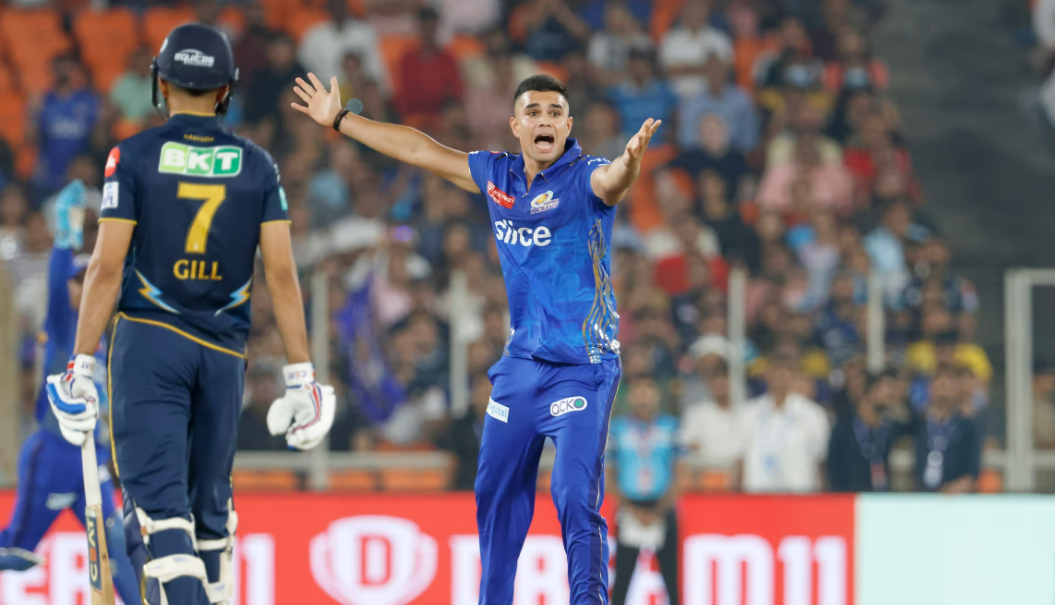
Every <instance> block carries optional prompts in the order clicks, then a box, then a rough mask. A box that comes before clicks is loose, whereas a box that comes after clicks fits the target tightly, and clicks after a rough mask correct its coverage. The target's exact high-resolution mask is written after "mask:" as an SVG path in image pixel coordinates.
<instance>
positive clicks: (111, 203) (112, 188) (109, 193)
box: [102, 181, 121, 210]
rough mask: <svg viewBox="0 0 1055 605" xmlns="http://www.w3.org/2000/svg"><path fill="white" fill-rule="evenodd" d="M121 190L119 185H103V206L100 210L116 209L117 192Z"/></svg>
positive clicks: (113, 183)
mask: <svg viewBox="0 0 1055 605" xmlns="http://www.w3.org/2000/svg"><path fill="white" fill-rule="evenodd" d="M120 189H121V183H118V182H116V181H115V182H112V183H107V184H105V185H103V205H102V210H109V209H111V208H117V198H118V195H117V194H118V192H119V191H120Z"/></svg>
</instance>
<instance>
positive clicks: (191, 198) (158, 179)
mask: <svg viewBox="0 0 1055 605" xmlns="http://www.w3.org/2000/svg"><path fill="white" fill-rule="evenodd" d="M99 220H100V221H129V222H132V223H135V226H136V227H135V233H134V235H133V236H132V244H131V247H130V249H129V251H128V257H127V260H126V262H125V272H124V279H123V281H122V284H121V296H120V299H119V303H118V311H119V312H120V313H122V314H123V315H124V316H125V317H127V318H129V319H131V320H133V321H140V322H146V323H160V324H163V327H168V328H170V329H173V330H175V331H177V332H180V333H182V334H183V335H184V336H187V337H189V338H191V339H192V340H196V341H199V342H201V343H203V344H206V345H208V346H211V347H213V348H220V349H222V350H225V351H227V352H232V353H235V354H237V355H244V352H245V340H246V338H247V336H248V335H249V294H250V287H251V285H252V279H253V266H254V262H255V259H256V251H257V246H258V245H259V243H260V225H261V224H263V223H267V222H272V221H285V222H288V221H289V213H288V212H287V206H286V196H285V194H284V193H283V191H282V187H281V186H280V185H279V175H278V167H277V166H276V165H275V162H274V160H272V159H271V156H270V155H269V154H268V153H267V152H266V151H264V150H263V149H261V148H260V147H259V146H257V145H256V144H254V143H253V142H251V141H248V140H246V139H243V138H241V137H238V136H235V135H232V134H230V133H228V132H226V131H224V130H223V129H222V128H221V127H220V124H219V121H218V120H217V118H215V117H213V116H199V115H190V114H177V115H174V116H172V117H171V118H169V120H168V122H167V123H166V124H165V125H164V126H160V127H158V128H153V129H151V130H147V131H145V132H142V133H140V134H138V135H136V136H134V137H132V138H129V139H127V140H125V141H123V142H121V143H120V144H119V145H118V146H117V147H115V148H114V150H113V151H111V152H110V157H109V159H108V161H107V163H106V184H105V186H104V188H103V203H102V212H101V218H100V219H99Z"/></svg>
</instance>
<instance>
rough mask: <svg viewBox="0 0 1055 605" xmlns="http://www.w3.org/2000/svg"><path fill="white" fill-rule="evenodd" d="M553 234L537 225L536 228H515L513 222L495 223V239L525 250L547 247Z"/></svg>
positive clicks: (546, 228)
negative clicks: (519, 246)
mask: <svg viewBox="0 0 1055 605" xmlns="http://www.w3.org/2000/svg"><path fill="white" fill-rule="evenodd" d="M552 237H553V234H552V233H551V232H550V230H549V227H547V226H545V225H539V226H538V227H534V228H532V227H517V226H516V225H514V224H513V221H505V220H502V221H495V238H496V239H497V240H498V241H500V242H502V243H503V244H509V245H513V246H515V245H516V244H520V245H521V246H524V247H525V248H530V247H531V246H548V245H550V243H552V241H553V240H552V239H551V238H552Z"/></svg>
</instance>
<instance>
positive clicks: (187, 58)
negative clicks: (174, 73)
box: [172, 48, 216, 67]
mask: <svg viewBox="0 0 1055 605" xmlns="http://www.w3.org/2000/svg"><path fill="white" fill-rule="evenodd" d="M172 60H173V61H175V62H177V63H182V64H184V65H190V66H192V67H212V66H213V65H214V64H215V63H216V57H214V56H212V55H207V54H205V53H203V52H202V51H200V50H196V49H193V48H185V49H183V50H181V51H179V52H177V53H176V54H175V55H173V56H172Z"/></svg>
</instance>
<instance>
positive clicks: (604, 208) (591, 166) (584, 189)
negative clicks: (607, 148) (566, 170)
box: [577, 155, 615, 215]
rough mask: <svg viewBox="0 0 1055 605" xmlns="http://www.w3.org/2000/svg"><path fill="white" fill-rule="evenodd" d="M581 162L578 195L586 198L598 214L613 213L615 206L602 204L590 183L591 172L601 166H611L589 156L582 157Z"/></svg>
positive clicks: (607, 162)
mask: <svg viewBox="0 0 1055 605" xmlns="http://www.w3.org/2000/svg"><path fill="white" fill-rule="evenodd" d="M581 162H582V167H581V168H579V178H578V179H577V180H578V183H579V193H580V195H584V196H586V199H588V200H590V203H591V205H592V206H593V208H594V209H595V210H596V211H597V213H598V214H602V215H604V214H609V213H611V212H615V206H609V205H608V204H605V203H604V200H602V199H601V198H599V197H597V194H596V193H594V192H593V184H592V183H590V177H592V176H593V171H594V170H597V169H598V168H600V167H601V166H606V165H608V164H611V162H610V161H608V160H606V159H605V158H598V157H594V156H590V155H588V156H585V157H583V159H582V160H581Z"/></svg>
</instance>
